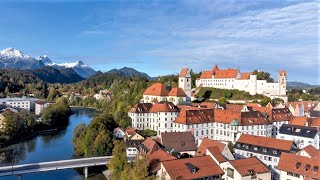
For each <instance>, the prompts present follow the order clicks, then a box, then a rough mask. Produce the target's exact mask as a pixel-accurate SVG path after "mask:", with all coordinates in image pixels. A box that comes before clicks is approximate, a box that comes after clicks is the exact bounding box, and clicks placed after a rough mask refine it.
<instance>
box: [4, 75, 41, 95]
mask: <svg viewBox="0 0 320 180" xmlns="http://www.w3.org/2000/svg"><path fill="white" fill-rule="evenodd" d="M42 83H43V82H42V80H41V79H40V78H38V77H36V76H35V75H34V74H33V73H32V72H28V71H22V70H16V69H0V92H1V93H5V94H7V93H9V92H11V93H13V92H20V91H21V90H22V89H23V88H24V87H26V86H28V85H29V84H39V86H40V87H41V86H42V85H41V84H42Z"/></svg>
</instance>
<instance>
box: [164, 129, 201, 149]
mask: <svg viewBox="0 0 320 180" xmlns="http://www.w3.org/2000/svg"><path fill="white" fill-rule="evenodd" d="M161 143H162V145H163V146H164V147H165V148H172V149H174V150H176V151H177V152H181V151H195V150H196V149H197V147H196V144H195V140H194V136H193V134H192V133H191V132H163V133H161Z"/></svg>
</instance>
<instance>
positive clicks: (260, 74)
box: [253, 70, 274, 82]
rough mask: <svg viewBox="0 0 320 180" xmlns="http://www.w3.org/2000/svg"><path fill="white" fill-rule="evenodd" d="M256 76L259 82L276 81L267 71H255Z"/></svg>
mask: <svg viewBox="0 0 320 180" xmlns="http://www.w3.org/2000/svg"><path fill="white" fill-rule="evenodd" d="M253 74H254V75H257V79H258V80H267V82H274V79H273V78H272V77H271V74H270V73H268V72H265V71H258V70H254V71H253Z"/></svg>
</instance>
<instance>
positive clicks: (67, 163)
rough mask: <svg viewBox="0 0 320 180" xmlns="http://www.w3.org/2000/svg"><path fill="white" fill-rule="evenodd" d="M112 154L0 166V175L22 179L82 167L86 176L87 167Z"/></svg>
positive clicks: (105, 162)
mask: <svg viewBox="0 0 320 180" xmlns="http://www.w3.org/2000/svg"><path fill="white" fill-rule="evenodd" d="M111 158H112V156H102V157H91V158H80V159H70V160H60V161H50V162H41V163H32V164H21V165H13V166H4V167H0V176H12V175H17V176H18V179H19V180H21V179H22V175H23V174H28V173H37V172H44V171H55V170H61V169H71V168H84V176H85V178H87V177H88V167H91V166H101V165H106V164H107V163H108V162H109V161H110V159H111ZM134 158H135V157H128V161H132V160H133V159H134Z"/></svg>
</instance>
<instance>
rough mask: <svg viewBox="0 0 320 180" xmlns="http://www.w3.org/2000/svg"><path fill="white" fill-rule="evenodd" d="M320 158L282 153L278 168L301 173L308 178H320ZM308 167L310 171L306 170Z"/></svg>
mask: <svg viewBox="0 0 320 180" xmlns="http://www.w3.org/2000/svg"><path fill="white" fill-rule="evenodd" d="M319 167H320V159H319V158H309V157H305V156H299V155H296V154H289V153H281V156H280V160H279V163H278V169H279V170H281V171H285V172H291V173H295V174H299V175H302V176H305V177H308V178H315V179H320V171H319V170H320V169H319ZM306 169H308V171H306Z"/></svg>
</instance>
